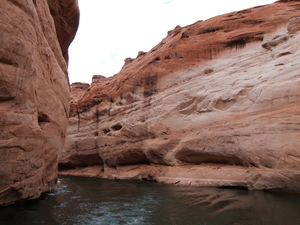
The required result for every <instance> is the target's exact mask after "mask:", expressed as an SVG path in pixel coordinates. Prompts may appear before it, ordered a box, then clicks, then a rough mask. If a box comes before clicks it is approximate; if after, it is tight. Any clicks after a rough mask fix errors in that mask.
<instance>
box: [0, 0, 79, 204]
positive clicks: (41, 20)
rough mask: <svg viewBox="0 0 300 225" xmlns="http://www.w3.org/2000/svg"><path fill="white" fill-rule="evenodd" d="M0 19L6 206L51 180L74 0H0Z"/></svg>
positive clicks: (63, 115)
mask: <svg viewBox="0 0 300 225" xmlns="http://www.w3.org/2000/svg"><path fill="white" fill-rule="evenodd" d="M48 4H49V5H48ZM0 18H1V23H0V34H1V38H0V46H1V49H0V152H1V157H0V165H1V168H0V205H7V204H11V203H14V202H15V201H18V200H25V199H33V198H37V197H39V196H40V194H41V193H42V192H45V191H50V190H51V189H53V187H54V185H55V183H56V179H57V163H58V157H59V154H60V151H61V149H62V146H63V143H64V139H65V135H66V128H67V123H68V113H69V83H68V73H67V59H68V54H67V50H68V46H69V44H70V42H71V41H72V39H73V38H74V35H75V32H76V30H77V26H78V19H79V12H78V6H77V1H76V0H67V1H48V3H47V1H25V2H24V3H22V4H20V3H19V1H11V0H9V1H8V0H3V1H1V7H0Z"/></svg>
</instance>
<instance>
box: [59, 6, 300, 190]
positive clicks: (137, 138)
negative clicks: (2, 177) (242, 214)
mask: <svg viewBox="0 0 300 225" xmlns="http://www.w3.org/2000/svg"><path fill="white" fill-rule="evenodd" d="M299 12H300V4H299V3H297V2H296V1H288V2H284V1H280V2H276V3H274V4H270V5H267V6H259V7H254V8H251V9H246V10H242V11H239V12H233V13H229V14H225V15H222V16H218V17H214V18H211V19H209V20H206V21H198V22H196V23H195V24H192V25H190V26H187V27H179V26H178V27H176V28H175V29H174V30H172V31H169V32H168V36H167V37H166V38H164V39H163V40H162V42H161V43H159V44H158V45H157V46H155V47H154V48H153V49H152V50H151V51H150V52H147V53H145V52H139V54H138V56H137V58H136V59H126V61H125V65H124V67H123V68H122V70H121V71H120V73H119V74H117V75H115V76H114V77H113V78H110V79H108V80H102V81H99V80H97V82H95V83H92V85H91V86H90V87H86V89H85V90H83V89H82V88H76V87H73V88H72V93H73V94H72V95H73V96H75V97H74V98H73V100H72V103H71V118H70V120H69V123H70V126H69V129H68V136H67V140H66V145H65V147H64V152H63V156H62V159H61V161H60V164H59V169H60V170H61V171H62V172H61V173H62V174H73V175H86V176H97V177H104V178H118V179H144V180H155V181H160V182H166V183H176V184H182V185H198V186H242V187H246V188H249V189H260V190H261V189H269V190H270V189H275V190H284V191H293V192H299V191H300V170H299V169H300V151H299V147H300V145H299V141H298V140H299V138H300V130H299V125H300V106H299V101H300V88H299V84H300V74H299V71H300V65H299V63H298V61H299V58H300V50H299V41H300V34H299V29H300V25H299V21H300V19H299V17H298V15H299ZM77 86H80V85H79V84H78V85H77Z"/></svg>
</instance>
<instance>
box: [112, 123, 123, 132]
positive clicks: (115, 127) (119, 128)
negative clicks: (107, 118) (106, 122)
mask: <svg viewBox="0 0 300 225" xmlns="http://www.w3.org/2000/svg"><path fill="white" fill-rule="evenodd" d="M122 128H123V126H122V125H121V124H120V123H117V124H115V125H113V126H111V129H113V130H114V131H117V130H121V129H122Z"/></svg>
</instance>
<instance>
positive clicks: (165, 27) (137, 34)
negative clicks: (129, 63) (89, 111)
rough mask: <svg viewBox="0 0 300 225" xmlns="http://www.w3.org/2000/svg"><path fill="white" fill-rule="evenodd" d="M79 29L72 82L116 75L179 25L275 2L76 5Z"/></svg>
mask: <svg viewBox="0 0 300 225" xmlns="http://www.w3.org/2000/svg"><path fill="white" fill-rule="evenodd" d="M78 1H79V7H80V25H79V29H78V32H77V35H76V37H75V39H74V41H73V43H72V44H71V46H70V49H69V55H70V61H69V77H70V83H74V82H86V83H90V82H91V79H92V76H93V75H96V74H97V75H103V76H106V77H109V76H113V75H114V74H116V73H118V72H119V71H120V69H121V68H122V66H123V64H124V59H125V58H127V57H131V58H135V57H136V56H137V53H138V52H139V51H145V52H147V51H149V50H150V49H151V48H153V47H154V46H155V45H157V44H158V43H159V42H160V41H161V40H162V39H163V38H165V37H166V36H167V32H168V31H169V30H173V29H174V28H175V27H176V26H177V25H180V26H186V25H189V24H192V23H194V22H196V21H198V20H206V19H208V18H211V17H213V16H217V15H221V14H224V13H229V12H233V11H238V10H242V9H246V8H250V7H254V6H258V5H265V4H269V3H273V2H275V0H251V1H241V0H240V1H239V0H226V1H224V0H209V1H203V0H78Z"/></svg>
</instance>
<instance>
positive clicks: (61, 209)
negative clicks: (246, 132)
mask: <svg viewBox="0 0 300 225" xmlns="http://www.w3.org/2000/svg"><path fill="white" fill-rule="evenodd" d="M0 224H9V225H14V224H18V225H23V224H24V225H27V224H28V225H29V224H30V225H32V224H47V225H48V224H49V225H56V224H65V225H69V224H70V225H90V224H91V225H94V224H101V225H105V224H145V225H154V224H162V225H165V224H168V225H169V224H184V225H188V224H199V225H227V224H228V225H276V224H278V225H296V224H297V225H298V224H300V195H293V194H279V193H277V194H276V193H268V192H262V191H247V190H237V189H218V188H200V187H182V186H173V185H164V184H160V183H154V182H138V181H137V182H132V181H114V180H103V179H96V178H83V177H68V176H62V177H59V181H58V184H57V186H56V188H55V190H54V192H52V193H47V194H44V195H43V196H42V197H41V198H40V199H37V200H32V201H28V202H26V203H23V204H17V205H13V206H9V207H5V208H0Z"/></svg>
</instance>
